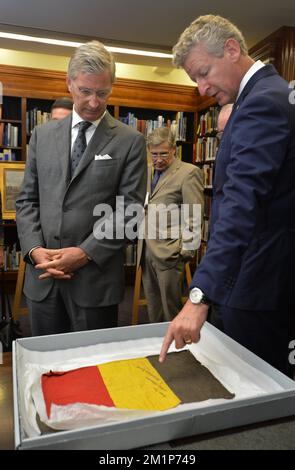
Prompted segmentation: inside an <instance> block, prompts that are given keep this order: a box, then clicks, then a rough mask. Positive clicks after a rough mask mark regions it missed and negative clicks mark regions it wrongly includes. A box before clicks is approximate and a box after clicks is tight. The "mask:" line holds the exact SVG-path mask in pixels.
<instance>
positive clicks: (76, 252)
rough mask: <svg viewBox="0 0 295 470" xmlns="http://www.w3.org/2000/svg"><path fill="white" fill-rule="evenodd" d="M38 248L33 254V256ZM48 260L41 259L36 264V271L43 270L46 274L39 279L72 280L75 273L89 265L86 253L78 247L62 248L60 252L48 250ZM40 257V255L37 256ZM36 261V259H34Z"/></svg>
mask: <svg viewBox="0 0 295 470" xmlns="http://www.w3.org/2000/svg"><path fill="white" fill-rule="evenodd" d="M37 250H39V248H36V250H34V251H33V252H32V255H31V256H33V255H34V254H35V251H37ZM46 252H47V253H46V255H47V259H40V261H39V260H38V263H37V264H36V266H35V267H36V269H43V270H45V271H46V272H45V273H44V274H41V275H40V276H39V279H46V278H48V277H54V278H56V279H71V278H72V277H73V275H74V272H75V271H77V270H78V269H80V268H82V267H83V266H85V265H86V264H87V263H88V258H87V255H86V253H85V252H84V251H83V250H82V249H81V248H78V247H69V248H61V249H59V250H46ZM37 256H38V254H37ZM33 259H34V261H35V258H33Z"/></svg>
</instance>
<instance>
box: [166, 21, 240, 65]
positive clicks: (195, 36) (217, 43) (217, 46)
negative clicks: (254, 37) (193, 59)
mask: <svg viewBox="0 0 295 470" xmlns="http://www.w3.org/2000/svg"><path fill="white" fill-rule="evenodd" d="M230 38H233V39H235V40H236V41H237V42H238V43H239V45H240V48H241V53H242V55H247V54H248V49H247V45H246V41H245V39H244V36H243V35H242V33H241V31H240V30H239V29H238V28H237V27H236V26H235V25H234V24H233V23H231V22H230V21H229V20H227V19H226V18H222V17H221V16H215V15H204V16H199V17H198V18H197V19H196V20H194V21H193V22H192V23H191V24H190V26H188V28H186V29H185V30H184V32H183V33H182V34H181V36H180V37H179V40H178V42H177V44H176V45H175V46H174V47H173V63H174V65H175V66H176V67H183V65H184V62H185V59H186V57H187V55H188V54H189V52H190V51H191V49H192V48H193V47H194V46H197V45H198V44H203V45H204V46H205V47H206V50H207V52H208V53H209V54H212V55H214V56H216V57H223V54H224V46H225V43H226V41H227V40H228V39H230Z"/></svg>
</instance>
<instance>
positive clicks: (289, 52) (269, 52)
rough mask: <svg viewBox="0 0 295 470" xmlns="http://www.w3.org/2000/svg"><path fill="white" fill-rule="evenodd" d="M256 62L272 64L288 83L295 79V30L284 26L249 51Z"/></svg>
mask: <svg viewBox="0 0 295 470" xmlns="http://www.w3.org/2000/svg"><path fill="white" fill-rule="evenodd" d="M249 54H250V56H251V57H252V58H253V59H254V60H259V59H260V60H262V62H265V63H268V64H272V65H274V67H275V68H276V69H277V71H278V73H279V74H280V75H281V76H282V77H283V78H284V79H285V80H287V82H290V81H291V80H294V77H295V59H294V54H295V28H294V27H291V26H282V27H281V28H279V29H278V30H276V31H274V32H273V33H272V34H270V35H269V36H267V37H266V38H265V39H263V40H262V41H259V42H258V43H257V44H255V46H253V47H251V49H250V50H249Z"/></svg>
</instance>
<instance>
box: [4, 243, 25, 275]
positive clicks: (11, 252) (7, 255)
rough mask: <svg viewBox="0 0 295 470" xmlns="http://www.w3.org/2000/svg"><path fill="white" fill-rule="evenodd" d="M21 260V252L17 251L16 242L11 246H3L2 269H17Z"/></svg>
mask: <svg viewBox="0 0 295 470" xmlns="http://www.w3.org/2000/svg"><path fill="white" fill-rule="evenodd" d="M20 260H21V252H20V251H17V249H16V244H14V245H13V247H12V248H11V247H9V246H4V247H3V270H4V271H17V270H18V268H19V264H20Z"/></svg>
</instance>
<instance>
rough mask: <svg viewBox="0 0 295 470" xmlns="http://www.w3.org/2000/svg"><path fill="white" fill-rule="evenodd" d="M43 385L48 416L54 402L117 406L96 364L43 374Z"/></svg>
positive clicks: (57, 403) (59, 403)
mask: <svg viewBox="0 0 295 470" xmlns="http://www.w3.org/2000/svg"><path fill="white" fill-rule="evenodd" d="M41 385H42V390H43V396H44V400H45V404H46V411H47V416H48V417H50V410H51V405H52V404H53V403H54V404H56V405H69V404H72V403H91V404H95V405H104V406H115V405H114V403H113V401H112V399H111V397H110V395H109V392H108V391H107V389H106V387H105V384H104V382H103V379H102V377H101V375H100V372H99V370H98V368H97V367H96V366H91V367H81V368H80V369H75V370H71V371H68V372H49V373H48V374H43V375H42V378H41Z"/></svg>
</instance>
